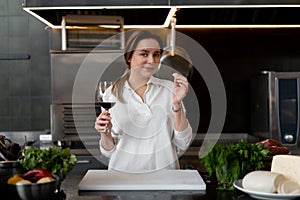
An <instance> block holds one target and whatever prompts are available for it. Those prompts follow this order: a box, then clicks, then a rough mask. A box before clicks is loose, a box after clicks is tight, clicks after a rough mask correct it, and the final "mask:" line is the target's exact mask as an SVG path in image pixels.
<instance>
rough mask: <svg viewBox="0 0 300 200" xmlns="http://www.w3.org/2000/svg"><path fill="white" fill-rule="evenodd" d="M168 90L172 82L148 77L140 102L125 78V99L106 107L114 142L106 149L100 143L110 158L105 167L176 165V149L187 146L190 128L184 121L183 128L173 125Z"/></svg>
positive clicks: (129, 169) (139, 168) (146, 168)
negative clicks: (112, 145) (177, 129)
mask: <svg viewBox="0 0 300 200" xmlns="http://www.w3.org/2000/svg"><path fill="white" fill-rule="evenodd" d="M172 91H173V82H171V81H169V80H163V79H158V78H156V77H151V78H150V80H149V81H148V83H147V89H146V92H145V94H144V102H143V101H142V98H141V97H140V96H139V95H137V94H136V93H135V91H134V90H133V89H132V88H131V87H130V86H129V84H128V82H127V81H126V82H125V87H124V92H123V97H124V99H125V101H126V103H125V104H124V103H121V102H119V101H116V104H115V105H114V106H113V107H112V108H111V109H110V111H109V112H110V114H111V117H112V124H113V128H112V136H113V138H114V140H115V146H114V148H113V149H112V150H110V151H107V150H105V149H104V148H103V147H102V146H101V145H100V151H101V153H102V154H103V155H104V156H106V157H109V158H110V161H109V166H108V168H109V169H114V170H119V171H126V172H147V171H153V170H160V169H178V168H179V163H178V155H177V153H178V151H177V149H180V150H186V149H187V148H188V146H189V145H190V143H191V141H192V128H191V126H190V124H189V123H188V127H187V128H186V129H185V130H184V131H181V132H178V131H176V130H175V129H174V119H173V112H172ZM108 92H111V88H109V89H108V90H107V91H106V93H108ZM105 95H106V94H104V99H105V98H106V97H105ZM182 106H183V105H182ZM183 110H184V111H185V109H184V106H183ZM100 144H101V142H100Z"/></svg>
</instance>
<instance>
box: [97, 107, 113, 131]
mask: <svg viewBox="0 0 300 200" xmlns="http://www.w3.org/2000/svg"><path fill="white" fill-rule="evenodd" d="M111 128H112V123H111V117H110V113H109V112H108V111H107V110H103V111H102V112H101V113H100V115H99V116H98V117H97V118H96V122H95V129H96V130H97V131H98V132H100V133H106V134H107V133H110V132H111Z"/></svg>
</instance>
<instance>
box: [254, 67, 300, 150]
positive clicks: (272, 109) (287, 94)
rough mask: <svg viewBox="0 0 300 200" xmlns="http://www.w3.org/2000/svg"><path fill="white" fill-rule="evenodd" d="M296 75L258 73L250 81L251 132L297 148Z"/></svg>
mask: <svg viewBox="0 0 300 200" xmlns="http://www.w3.org/2000/svg"><path fill="white" fill-rule="evenodd" d="M299 98H300V72H275V71H262V72H261V73H259V74H258V75H256V76H255V77H253V78H252V80H251V132H252V134H254V135H256V136H259V137H261V138H272V139H276V140H278V141H279V142H281V143H282V144H283V145H284V146H289V147H297V146H299V125H300V116H299V115H300V104H299V102H300V99H299Z"/></svg>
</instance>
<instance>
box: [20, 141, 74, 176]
mask: <svg viewBox="0 0 300 200" xmlns="http://www.w3.org/2000/svg"><path fill="white" fill-rule="evenodd" d="M76 162H77V158H76V156H75V155H73V154H71V153H70V148H65V149H62V148H60V147H58V146H53V147H48V148H46V149H39V148H34V147H27V148H26V149H24V150H23V152H22V158H21V159H20V164H21V165H22V167H23V168H24V169H26V170H32V169H35V168H44V169H47V170H48V171H50V172H52V173H53V174H57V175H59V176H60V177H61V180H64V179H65V177H66V175H67V174H68V172H69V171H71V170H72V168H73V167H74V166H75V165H76Z"/></svg>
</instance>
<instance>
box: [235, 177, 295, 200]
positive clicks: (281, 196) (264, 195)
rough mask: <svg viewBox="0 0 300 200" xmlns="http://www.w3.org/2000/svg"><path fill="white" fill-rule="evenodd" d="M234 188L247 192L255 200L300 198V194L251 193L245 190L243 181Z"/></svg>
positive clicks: (236, 182)
mask: <svg viewBox="0 0 300 200" xmlns="http://www.w3.org/2000/svg"><path fill="white" fill-rule="evenodd" d="M233 186H234V187H235V188H236V189H238V190H241V191H242V192H245V193H247V194H249V196H251V197H253V198H255V199H269V200H270V199H272V200H274V199H296V198H299V197H300V194H276V193H265V192H257V191H251V190H247V189H245V188H243V185H242V179H239V180H237V181H235V182H234V183H233Z"/></svg>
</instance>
